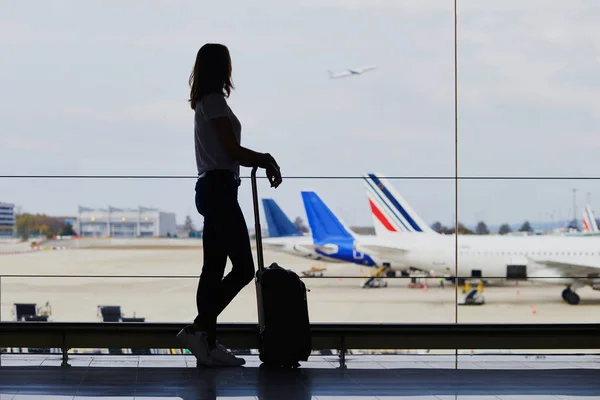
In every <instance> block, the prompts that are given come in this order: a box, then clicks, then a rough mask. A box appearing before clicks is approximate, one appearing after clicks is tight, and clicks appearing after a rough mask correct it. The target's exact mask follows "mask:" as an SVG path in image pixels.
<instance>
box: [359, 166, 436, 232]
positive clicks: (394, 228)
mask: <svg viewBox="0 0 600 400" xmlns="http://www.w3.org/2000/svg"><path fill="white" fill-rule="evenodd" d="M363 179H364V180H365V188H366V190H367V198H368V200H369V206H370V207H371V216H372V217H373V222H374V224H375V233H376V234H377V235H387V234H389V233H390V232H421V233H429V234H431V233H435V231H434V230H433V229H431V228H430V227H429V226H428V225H427V224H426V223H425V222H424V221H423V220H422V219H421V217H419V215H418V214H417V213H416V212H415V211H414V210H413V209H412V208H411V207H410V205H408V203H407V201H406V200H405V199H404V198H403V197H402V196H401V195H400V193H398V192H396V190H394V188H393V187H392V186H391V185H390V183H389V182H388V181H387V180H386V179H385V178H384V177H383V176H382V175H376V174H365V175H364V176H363Z"/></svg>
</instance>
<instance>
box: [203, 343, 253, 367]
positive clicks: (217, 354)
mask: <svg viewBox="0 0 600 400" xmlns="http://www.w3.org/2000/svg"><path fill="white" fill-rule="evenodd" d="M209 354H210V358H211V359H212V362H213V364H212V365H219V366H232V367H239V366H242V365H244V364H246V360H244V359H243V358H240V357H236V356H235V355H234V354H233V353H232V352H231V351H229V350H227V348H226V347H225V346H223V345H222V344H219V343H217V347H215V348H214V349H212V350H211V351H210V352H209Z"/></svg>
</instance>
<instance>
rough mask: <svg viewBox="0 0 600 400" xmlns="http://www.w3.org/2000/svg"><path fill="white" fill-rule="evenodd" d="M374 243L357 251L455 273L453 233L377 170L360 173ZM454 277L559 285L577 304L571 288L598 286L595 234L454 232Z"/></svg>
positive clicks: (599, 245)
mask: <svg viewBox="0 0 600 400" xmlns="http://www.w3.org/2000/svg"><path fill="white" fill-rule="evenodd" d="M364 182H365V188H366V191H367V198H368V201H369V205H370V208H371V215H372V218H373V221H374V223H375V231H376V233H377V236H378V239H379V242H378V243H358V246H359V248H358V250H362V251H367V252H369V253H370V254H372V255H373V256H376V257H380V258H383V259H386V260H388V261H390V262H392V263H395V262H397V263H402V264H405V265H411V266H413V267H415V268H418V269H422V270H425V271H429V270H434V271H436V272H437V273H438V274H455V256H456V251H455V240H456V238H455V236H454V235H442V234H439V233H437V232H435V231H433V230H431V229H430V228H429V227H426V225H425V224H423V222H422V220H421V219H420V218H419V216H418V215H417V214H416V213H415V212H414V211H413V210H412V208H410V206H409V205H408V204H407V202H406V201H405V200H404V199H403V198H402V197H401V196H400V194H399V193H397V192H396V191H395V190H394V188H393V187H392V186H391V185H390V183H389V182H388V181H387V180H386V179H385V178H383V177H382V176H381V175H376V174H367V175H365V176H364ZM458 276H459V277H460V278H471V277H474V278H481V277H484V278H485V279H486V280H495V279H497V280H507V279H508V280H531V281H536V282H538V281H539V282H543V283H548V284H564V285H566V286H567V287H566V289H564V291H563V292H562V298H563V300H565V301H566V302H567V303H569V304H572V305H575V304H579V302H580V298H579V295H578V294H577V293H576V290H577V289H579V288H581V287H583V286H584V285H590V286H591V287H592V288H593V289H594V290H600V238H598V237H593V236H578V237H573V236H495V235H494V236H489V235H458Z"/></svg>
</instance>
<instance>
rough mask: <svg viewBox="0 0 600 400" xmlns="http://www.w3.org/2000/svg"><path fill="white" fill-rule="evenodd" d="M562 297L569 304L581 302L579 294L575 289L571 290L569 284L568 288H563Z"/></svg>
mask: <svg viewBox="0 0 600 400" xmlns="http://www.w3.org/2000/svg"><path fill="white" fill-rule="evenodd" d="M562 298H563V300H564V301H566V302H567V303H568V304H570V305H572V306H574V305H577V304H579V300H580V299H579V295H578V294H577V293H575V292H574V291H573V290H571V287H570V286H569V287H568V288H566V289H565V290H563V292H562Z"/></svg>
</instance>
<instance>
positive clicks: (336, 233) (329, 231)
mask: <svg viewBox="0 0 600 400" xmlns="http://www.w3.org/2000/svg"><path fill="white" fill-rule="evenodd" d="M302 201H303V202H304V208H305V210H306V216H307V217H308V224H309V225H310V230H311V232H312V235H313V241H314V243H315V244H318V243H323V242H326V241H331V240H349V239H352V240H353V239H354V238H355V236H356V235H355V234H354V233H353V232H352V231H351V230H350V228H348V227H346V226H345V225H344V224H343V223H342V222H341V221H340V220H339V219H338V218H337V217H336V216H335V214H334V213H333V211H331V210H330V209H329V207H327V206H326V205H325V203H324V202H323V200H321V198H320V197H319V196H318V195H317V194H316V193H315V192H302Z"/></svg>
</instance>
